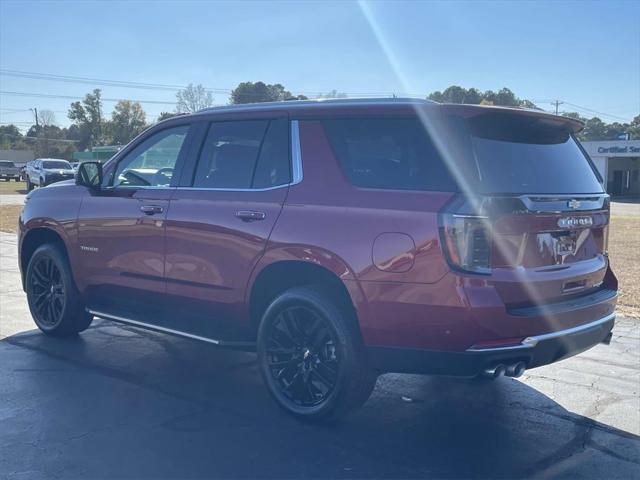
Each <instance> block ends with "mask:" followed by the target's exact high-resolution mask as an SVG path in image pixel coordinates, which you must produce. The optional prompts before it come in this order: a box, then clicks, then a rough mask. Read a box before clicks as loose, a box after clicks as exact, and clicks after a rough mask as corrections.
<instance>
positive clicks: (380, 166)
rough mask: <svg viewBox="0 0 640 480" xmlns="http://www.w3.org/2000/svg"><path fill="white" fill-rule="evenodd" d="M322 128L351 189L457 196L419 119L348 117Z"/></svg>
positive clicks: (327, 122)
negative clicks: (431, 192)
mask: <svg viewBox="0 0 640 480" xmlns="http://www.w3.org/2000/svg"><path fill="white" fill-rule="evenodd" d="M323 123H324V127H325V131H326V133H327V136H328V137H329V141H330V143H331V146H332V147H333V150H334V152H335V154H336V156H337V158H338V161H339V162H340V164H341V166H342V169H343V171H344V173H345V175H346V176H347V178H348V179H349V180H350V181H351V183H352V184H354V185H356V186H358V187H366V188H382V189H392V190H433V191H444V192H451V191H456V190H457V188H456V186H455V182H454V181H453V179H452V177H451V175H450V174H449V171H448V169H447V167H446V166H445V164H444V162H443V161H442V159H441V157H440V155H439V154H438V151H437V149H436V148H435V146H434V144H433V143H432V142H431V139H430V138H429V136H428V135H427V133H426V131H425V128H424V126H423V125H422V123H421V122H420V121H419V120H418V118H416V117H358V118H351V117H349V118H334V119H326V120H324V121H323Z"/></svg>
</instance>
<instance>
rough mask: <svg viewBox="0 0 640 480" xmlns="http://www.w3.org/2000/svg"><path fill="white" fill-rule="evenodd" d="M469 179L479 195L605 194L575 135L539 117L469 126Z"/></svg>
mask: <svg viewBox="0 0 640 480" xmlns="http://www.w3.org/2000/svg"><path fill="white" fill-rule="evenodd" d="M465 123H466V131H467V133H468V138H467V142H465V143H467V148H469V150H470V152H469V153H470V160H471V162H472V165H470V166H469V168H468V172H467V174H469V173H470V174H471V175H472V177H473V178H472V179H471V181H472V183H473V184H475V185H476V186H477V190H478V191H479V192H480V193H516V194H519V193H537V194H573V193H602V191H603V190H602V186H601V185H600V183H599V180H598V177H597V175H596V173H595V171H594V168H593V167H592V165H591V163H590V161H589V160H588V159H587V157H586V156H585V154H584V153H583V152H582V150H581V149H580V147H579V146H578V144H577V143H576V141H575V140H574V138H573V137H572V136H571V134H570V133H569V132H567V131H565V130H562V129H559V128H557V127H552V126H550V125H548V124H545V123H544V120H541V119H539V118H537V117H529V116H520V115H509V114H506V115H505V114H488V115H486V114H485V115H480V116H477V117H473V118H471V119H467V120H466V122H465Z"/></svg>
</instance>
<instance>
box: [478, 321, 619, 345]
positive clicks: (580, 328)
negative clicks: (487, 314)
mask: <svg viewBox="0 0 640 480" xmlns="http://www.w3.org/2000/svg"><path fill="white" fill-rule="evenodd" d="M614 318H616V314H615V313H611V314H609V315H607V316H606V317H603V318H600V319H598V320H594V321H593V322H589V323H585V324H584V325H578V326H577V327H573V328H567V329H566V330H558V331H557V332H550V333H544V334H542V335H534V336H532V337H527V338H525V339H524V340H522V342H520V343H519V344H518V345H509V346H508V347H492V348H476V347H475V346H472V347H470V348H468V349H467V350H466V351H467V352H470V353H478V352H508V351H509V350H523V349H529V348H533V347H535V346H536V345H537V344H538V343H539V342H542V341H544V340H551V339H554V338H558V337H564V336H566V335H572V334H574V333H579V332H582V331H585V330H589V329H591V328H594V327H597V326H599V325H602V324H603V323H607V322H609V321H611V320H613V319H614Z"/></svg>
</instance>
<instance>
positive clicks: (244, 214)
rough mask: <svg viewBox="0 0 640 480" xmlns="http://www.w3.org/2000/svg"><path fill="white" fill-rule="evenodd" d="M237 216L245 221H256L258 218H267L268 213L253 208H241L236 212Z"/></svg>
mask: <svg viewBox="0 0 640 480" xmlns="http://www.w3.org/2000/svg"><path fill="white" fill-rule="evenodd" d="M236 217H237V218H239V219H240V220H242V221H243V222H255V221H256V220H264V219H265V218H267V214H266V213H264V212H255V211H253V210H239V211H237V212H236Z"/></svg>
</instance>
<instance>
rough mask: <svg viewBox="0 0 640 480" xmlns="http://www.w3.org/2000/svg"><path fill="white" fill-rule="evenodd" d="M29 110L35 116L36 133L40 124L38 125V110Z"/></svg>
mask: <svg viewBox="0 0 640 480" xmlns="http://www.w3.org/2000/svg"><path fill="white" fill-rule="evenodd" d="M29 110H31V111H32V112H33V113H34V114H35V116H36V131H37V130H40V124H39V123H38V109H37V108H35V107H34V108H30V109H29Z"/></svg>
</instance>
